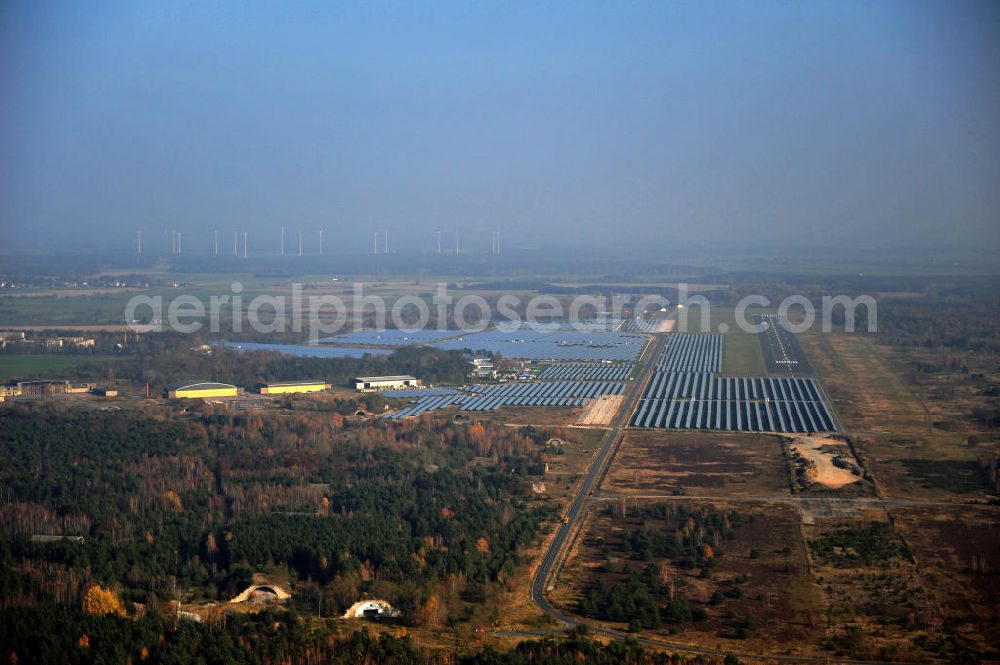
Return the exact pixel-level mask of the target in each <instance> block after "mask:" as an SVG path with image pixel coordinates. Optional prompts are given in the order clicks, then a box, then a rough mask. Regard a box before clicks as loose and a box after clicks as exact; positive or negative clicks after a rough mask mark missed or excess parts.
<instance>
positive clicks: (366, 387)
mask: <svg viewBox="0 0 1000 665" xmlns="http://www.w3.org/2000/svg"><path fill="white" fill-rule="evenodd" d="M419 386H420V379H418V378H416V377H413V376H410V375H409V374H400V375H397V376H359V377H357V378H356V379H354V388H355V389H356V390H360V391H361V392H363V393H371V392H377V391H379V390H398V389H400V388H416V387H419Z"/></svg>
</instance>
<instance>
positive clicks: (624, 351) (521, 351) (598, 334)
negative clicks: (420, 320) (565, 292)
mask: <svg viewBox="0 0 1000 665" xmlns="http://www.w3.org/2000/svg"><path fill="white" fill-rule="evenodd" d="M645 345H646V338H645V337H643V336H641V335H630V334H627V333H619V332H606V331H589V332H576V331H556V332H544V331H535V330H517V331H514V332H502V331H500V330H490V331H487V332H482V333H476V334H473V335H465V336H462V337H456V338H454V339H448V340H444V341H440V342H434V343H432V344H431V346H434V347H436V348H439V349H446V350H461V349H472V350H473V351H486V352H488V353H494V354H500V355H502V356H503V357H504V358H520V359H524V360H557V361H562V360H581V361H611V360H634V359H635V358H636V357H637V356H638V355H639V354H640V353H641V352H642V349H643V347H644V346H645Z"/></svg>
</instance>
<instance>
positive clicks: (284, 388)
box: [257, 381, 330, 395]
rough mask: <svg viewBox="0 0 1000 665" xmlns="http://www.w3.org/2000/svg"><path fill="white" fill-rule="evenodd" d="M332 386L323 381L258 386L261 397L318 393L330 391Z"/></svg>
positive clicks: (284, 382)
mask: <svg viewBox="0 0 1000 665" xmlns="http://www.w3.org/2000/svg"><path fill="white" fill-rule="evenodd" d="M329 389H330V384H329V383H325V382H323V381H275V382H272V383H262V384H260V385H259V386H257V392H259V393H260V394H261V395H288V394H292V393H317V392H320V391H322V390H329Z"/></svg>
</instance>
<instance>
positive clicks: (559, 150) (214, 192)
mask: <svg viewBox="0 0 1000 665" xmlns="http://www.w3.org/2000/svg"><path fill="white" fill-rule="evenodd" d="M290 7H293V8H290ZM998 37H1000V3H996V2H972V1H967V0H960V1H957V2H956V1H950V0H949V1H941V2H921V1H916V0H914V1H910V0H907V1H905V2H903V1H900V2H888V1H879V2H851V1H842V0H838V1H835V2H829V3H823V2H812V1H810V2H763V1H758V0H754V1H753V2H730V3H712V2H702V1H700V0H699V1H698V2H693V1H692V2H655V3H633V2H601V3H590V2H578V1H574V2H565V3H555V2H553V3H535V2H531V3H527V2H526V3H517V2H515V3H512V2H460V3H443V2H423V3H402V2H400V3H382V2H375V3H361V2H352V3H331V2H317V3H286V2H273V3H244V2H234V3H223V4H216V3H206V2H190V3H187V2H163V3H153V2H123V3H112V2H86V3H83V2H80V3H72V2H44V1H39V0H29V1H26V2H17V1H14V0H7V1H6V2H4V3H2V4H0V151H2V152H0V244H3V245H5V246H7V247H12V246H14V245H21V244H39V243H42V242H51V241H53V240H55V241H58V242H59V243H61V244H64V245H65V244H73V243H79V245H80V246H95V245H96V246H99V247H114V246H116V244H117V246H120V247H122V248H125V247H126V246H130V244H131V243H132V242H133V238H134V233H135V230H136V229H139V228H142V229H144V231H145V235H146V238H147V244H148V245H149V246H151V248H152V246H154V245H155V244H156V243H159V244H160V247H163V246H164V245H165V244H166V236H165V234H164V229H165V228H167V227H175V228H177V229H181V230H182V231H183V232H184V238H185V241H184V242H185V247H186V249H187V250H188V251H194V250H195V249H205V250H207V249H208V248H209V247H210V242H211V241H210V236H211V230H213V229H219V230H221V231H223V232H224V233H230V234H231V232H232V231H233V230H234V229H241V230H244V229H245V230H249V232H250V245H251V250H255V249H256V250H260V249H264V248H265V245H267V247H266V248H267V249H273V248H275V247H276V242H277V227H278V226H279V225H281V224H285V225H286V226H288V228H289V229H290V230H295V231H297V229H298V228H300V227H301V228H304V229H306V230H307V232H308V233H310V236H311V235H312V234H313V233H314V231H315V229H318V228H319V227H320V226H323V227H325V228H326V229H327V233H328V236H327V237H328V238H330V241H329V242H330V243H331V245H333V244H335V245H337V246H338V247H340V248H343V249H351V250H362V249H366V248H368V247H370V245H371V231H372V230H373V229H375V228H386V229H388V230H389V231H390V234H391V240H392V242H393V249H400V250H402V249H406V248H408V247H412V248H416V247H421V248H427V249H430V248H431V246H432V245H433V244H434V240H433V232H434V231H436V230H437V229H442V230H444V231H445V232H446V233H448V234H450V233H451V232H452V230H453V229H455V228H462V229H463V242H462V244H463V246H466V247H469V248H470V249H471V248H474V247H475V246H478V247H479V248H488V246H489V235H488V232H489V229H492V228H497V229H502V230H503V231H504V237H505V241H506V244H507V245H508V246H515V245H518V244H523V245H534V246H537V245H540V244H543V243H547V242H560V243H563V244H567V245H568V244H576V245H594V246H600V245H603V244H605V243H607V244H609V245H616V246H624V245H628V244H635V245H638V246H642V247H644V248H650V247H658V246H662V247H663V248H665V249H668V250H670V249H678V248H683V247H686V246H690V245H701V246H704V245H708V244H710V243H713V242H722V243H725V244H726V245H728V246H732V245H734V244H739V243H748V244H752V245H753V246H757V245H760V244H763V243H771V242H775V243H785V242H787V243H792V244H802V243H807V244H813V245H818V244H822V243H825V242H832V243H835V244H837V245H839V246H846V245H849V244H851V243H852V242H855V241H856V242H859V243H862V244H866V245H868V244H889V243H892V242H897V241H898V242H900V243H902V244H907V245H920V246H933V245H936V244H938V243H944V244H948V245H964V246H969V247H978V248H994V249H995V248H997V247H998V246H1000V39H998ZM229 237H230V238H231V235H230V236H229ZM230 242H231V241H230Z"/></svg>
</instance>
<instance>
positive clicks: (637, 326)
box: [621, 319, 660, 332]
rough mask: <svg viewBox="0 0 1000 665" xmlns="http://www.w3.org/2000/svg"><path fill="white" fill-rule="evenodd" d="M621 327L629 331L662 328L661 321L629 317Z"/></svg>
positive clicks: (646, 330)
mask: <svg viewBox="0 0 1000 665" xmlns="http://www.w3.org/2000/svg"><path fill="white" fill-rule="evenodd" d="M621 329H622V330H626V331H628V332H656V331H657V330H659V329H660V322H659V321H656V320H650V319H629V320H628V321H626V322H625V324H624V325H623V326H622V327H621Z"/></svg>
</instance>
